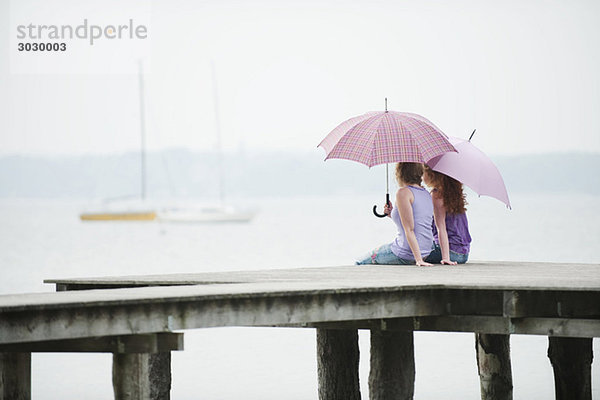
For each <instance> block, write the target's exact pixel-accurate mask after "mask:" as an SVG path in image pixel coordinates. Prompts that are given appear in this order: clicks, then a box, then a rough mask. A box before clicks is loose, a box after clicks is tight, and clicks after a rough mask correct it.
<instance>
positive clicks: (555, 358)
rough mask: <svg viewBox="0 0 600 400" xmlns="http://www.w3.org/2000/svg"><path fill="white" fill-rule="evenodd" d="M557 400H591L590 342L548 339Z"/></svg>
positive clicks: (558, 338)
mask: <svg viewBox="0 0 600 400" xmlns="http://www.w3.org/2000/svg"><path fill="white" fill-rule="evenodd" d="M548 342H549V345H548V358H550V362H551V363H552V368H553V369H554V389H555V392H556V400H591V399H592V358H593V355H592V339H591V338H566V337H552V336H550V337H548Z"/></svg>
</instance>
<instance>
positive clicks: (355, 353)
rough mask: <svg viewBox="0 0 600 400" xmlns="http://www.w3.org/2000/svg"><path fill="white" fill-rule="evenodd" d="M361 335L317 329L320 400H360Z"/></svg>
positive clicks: (354, 331)
mask: <svg viewBox="0 0 600 400" xmlns="http://www.w3.org/2000/svg"><path fill="white" fill-rule="evenodd" d="M358 362H359V350H358V331H357V330H356V329H339V330H337V329H317V365H318V375H319V400H360V386H359V382H358Z"/></svg>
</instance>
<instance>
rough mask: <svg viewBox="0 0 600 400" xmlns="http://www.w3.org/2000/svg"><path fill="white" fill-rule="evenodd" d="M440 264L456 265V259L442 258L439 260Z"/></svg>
mask: <svg viewBox="0 0 600 400" xmlns="http://www.w3.org/2000/svg"><path fill="white" fill-rule="evenodd" d="M440 264H446V265H456V264H457V262H456V261H450V260H442V261H440Z"/></svg>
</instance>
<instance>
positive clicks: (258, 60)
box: [0, 0, 600, 155]
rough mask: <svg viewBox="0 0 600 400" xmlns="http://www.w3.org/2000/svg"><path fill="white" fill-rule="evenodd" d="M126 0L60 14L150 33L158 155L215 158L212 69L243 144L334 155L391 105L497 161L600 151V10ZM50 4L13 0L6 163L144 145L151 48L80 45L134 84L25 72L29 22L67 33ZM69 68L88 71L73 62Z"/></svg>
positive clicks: (1, 43) (229, 144)
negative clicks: (21, 37) (344, 125)
mask: <svg viewBox="0 0 600 400" xmlns="http://www.w3.org/2000/svg"><path fill="white" fill-rule="evenodd" d="M86 1H87V0H86ZM43 3H48V4H51V5H52V4H56V3H55V2H47V1H46V2H43ZM62 3H67V4H76V3H73V2H71V3H70V2H69V1H67V0H63V1H62ZM122 3H123V2H119V3H118V2H114V1H113V2H97V5H96V7H98V6H102V8H103V11H102V12H103V14H97V13H95V11H94V9H93V6H92V5H93V4H94V3H93V2H91V1H89V4H90V7H92V8H88V9H86V8H85V7H82V6H81V4H87V3H86V2H82V1H79V2H77V4H78V5H79V6H77V7H75V6H73V7H70V8H67V9H65V8H64V6H61V7H54V8H55V11H56V15H60V16H61V18H66V19H67V20H68V21H69V22H73V23H74V22H81V21H82V20H83V19H84V18H88V19H89V20H90V21H92V20H94V18H97V19H101V20H102V21H106V20H111V21H112V20H115V21H127V20H128V19H129V18H133V19H134V20H136V21H142V22H144V23H146V24H147V25H148V38H147V39H146V40H145V41H144V42H143V43H144V45H145V46H146V50H144V51H145V53H143V54H144V56H143V57H144V69H145V70H146V71H147V73H146V74H145V88H146V93H145V100H146V123H147V144H148V148H149V149H162V148H169V147H184V148H188V149H190V150H203V149H214V148H215V143H216V130H215V112H214V96H213V90H214V87H213V79H212V75H211V66H210V65H211V62H212V63H214V65H215V70H216V76H217V88H218V99H219V108H220V120H221V125H222V138H223V144H224V146H225V147H226V148H227V149H229V150H234V151H237V150H239V149H248V150H257V149H270V150H276V149H280V150H287V149H291V150H307V151H311V150H314V151H321V152H322V150H321V149H318V150H317V149H315V147H316V145H317V144H318V143H319V142H320V140H321V139H322V138H323V137H324V136H325V135H326V134H327V133H329V131H330V130H331V129H333V128H334V127H335V126H336V125H337V124H339V123H340V122H342V121H343V120H345V119H348V118H350V117H352V116H356V115H359V114H362V113H364V112H367V111H371V110H378V109H383V99H384V97H388V99H389V108H390V109H393V110H397V111H410V112H415V113H418V114H421V115H423V116H425V117H427V118H429V119H430V120H431V121H433V122H434V123H435V124H436V125H437V126H439V127H440V128H441V129H442V130H443V131H444V132H446V133H447V134H448V135H451V136H464V137H466V136H468V135H469V133H470V132H471V131H472V130H473V129H474V128H477V131H478V134H477V136H476V139H474V140H475V143H476V144H478V145H479V147H480V148H481V149H482V150H484V151H486V152H488V153H490V154H507V155H508V154H523V153H540V152H551V151H591V152H600V112H599V111H600V78H599V73H600V24H598V18H599V17H600V2H598V1H593V0H590V1H582V0H575V1H574V0H568V1H567V0H564V1H549V0H543V1H541V0H539V1H536V0H531V1H514V2H511V1H505V2H497V1H481V0H479V1H460V0H455V1H424V0H418V1H377V2H366V1H298V2H286V1H277V2H258V3H256V2H251V1H247V2H242V1H237V2H233V1H182V0H176V1H175V0H164V1H153V2H152V3H151V5H150V6H148V5H140V3H139V2H137V3H135V2H129V3H130V4H134V3H135V4H134V5H135V6H134V7H133V8H131V7H130V8H127V7H125V6H119V4H122ZM41 4H42V0H18V1H17V0H14V1H9V0H0V54H1V58H0V154H13V153H22V154H46V155H55V154H73V153H75V154H81V153H98V152H100V153H104V152H121V151H127V150H137V149H139V142H140V135H139V131H140V130H139V123H140V119H139V85H138V76H137V75H136V74H135V73H133V71H136V68H137V64H136V60H135V59H134V58H135V57H133V54H134V53H135V51H134V50H131V54H132V56H131V57H129V58H128V57H127V56H126V55H125V56H124V55H123V54H122V53H123V51H125V52H127V51H128V50H127V47H126V46H128V45H132V46H133V44H132V43H131V41H130V42H120V43H119V46H120V47H118V48H117V47H116V45H114V46H115V47H110V46H113V45H112V44H111V43H112V42H105V43H100V44H98V45H94V47H90V46H88V45H87V44H80V46H84V45H85V46H87V49H88V50H89V51H96V52H97V53H95V55H99V54H101V55H102V59H103V60H104V61H106V62H108V63H110V62H112V63H121V64H123V65H126V67H127V68H125V69H127V70H129V72H131V73H129V74H123V73H117V72H123V71H117V72H111V70H110V69H105V70H104V71H103V70H102V68H105V67H104V66H103V65H104V64H102V65H100V66H99V67H98V68H100V71H98V70H94V68H92V65H91V64H94V63H93V62H91V61H90V62H89V64H90V68H89V71H88V72H87V73H85V72H86V71H83V72H84V73H73V72H71V71H64V72H63V73H55V72H53V71H51V70H50V66H49V64H48V65H46V64H45V63H46V62H47V61H46V60H50V57H49V56H48V55H46V56H47V57H46V58H44V57H43V55H38V56H37V57H38V58H37V59H36V60H37V61H36V62H35V68H37V69H38V71H43V70H44V68H48V71H49V72H50V73H26V74H24V73H22V72H23V71H22V70H19V69H18V68H15V67H14V65H15V64H14V63H12V64H11V62H12V61H14V57H16V56H20V55H19V54H17V53H15V50H14V48H13V47H12V45H11V41H13V42H14V40H15V36H16V30H15V23H25V22H27V23H29V22H32V23H36V24H53V23H59V22H54V21H55V20H56V18H58V17H56V16H54V14H52V13H51V12H50V11H48V10H44V9H43V7H42V6H41ZM144 4H147V3H144ZM38 6H39V7H38ZM44 7H51V6H48V5H47V4H46V5H45V6H44ZM36 10H37V11H36ZM40 10H42V11H40ZM28 13H31V21H24V20H25V19H27V18H28V17H27V16H28V15H29V14H28ZM40 14H41V16H40ZM98 15H100V16H98ZM53 18H55V19H53ZM15 19H17V20H18V21H15ZM61 23H63V22H61ZM103 23H106V22H103ZM123 46H125V47H123ZM90 49H91V50H90ZM124 49H125V50H124ZM11 52H12V53H11ZM88 54H90V53H88ZM52 56H53V57H54V56H56V55H52ZM11 57H13V58H12V59H11ZM69 57H72V58H69ZM77 57H79V59H77ZM136 57H137V56H136ZM63 60H67V61H68V62H71V63H72V65H76V64H77V63H79V64H77V65H81V63H82V62H85V60H82V59H81V55H79V56H78V55H77V54H74V53H73V52H72V53H66V54H64V55H63ZM96 65H97V66H98V64H97V63H96ZM48 71H47V72H48ZM80 72H81V71H80Z"/></svg>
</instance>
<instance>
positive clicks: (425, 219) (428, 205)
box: [391, 186, 433, 260]
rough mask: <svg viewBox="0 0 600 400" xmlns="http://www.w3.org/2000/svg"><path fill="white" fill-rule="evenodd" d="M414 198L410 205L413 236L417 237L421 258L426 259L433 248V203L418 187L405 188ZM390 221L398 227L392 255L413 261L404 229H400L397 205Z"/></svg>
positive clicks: (423, 190)
mask: <svg viewBox="0 0 600 400" xmlns="http://www.w3.org/2000/svg"><path fill="white" fill-rule="evenodd" d="M407 187H408V188H409V189H410V191H411V192H412V194H413V196H415V201H414V202H413V204H412V209H413V218H414V221H415V236H416V237H417V243H419V250H420V251H421V256H422V257H423V258H425V257H427V256H428V255H429V253H431V248H432V247H433V232H432V231H431V224H432V223H433V203H432V201H431V195H430V194H429V192H428V191H427V190H426V189H424V188H420V187H414V186H407ZM392 220H393V221H394V223H395V224H396V226H397V227H398V236H397V237H396V239H395V240H394V241H393V242H392V248H391V249H392V253H394V254H395V255H396V256H398V257H400V258H404V259H406V260H414V259H415V257H414V256H413V253H412V251H411V250H410V246H409V245H408V241H407V240H406V236H405V234H404V228H403V227H402V221H401V220H400V214H399V213H398V205H397V204H396V207H394V209H393V210H392Z"/></svg>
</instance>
